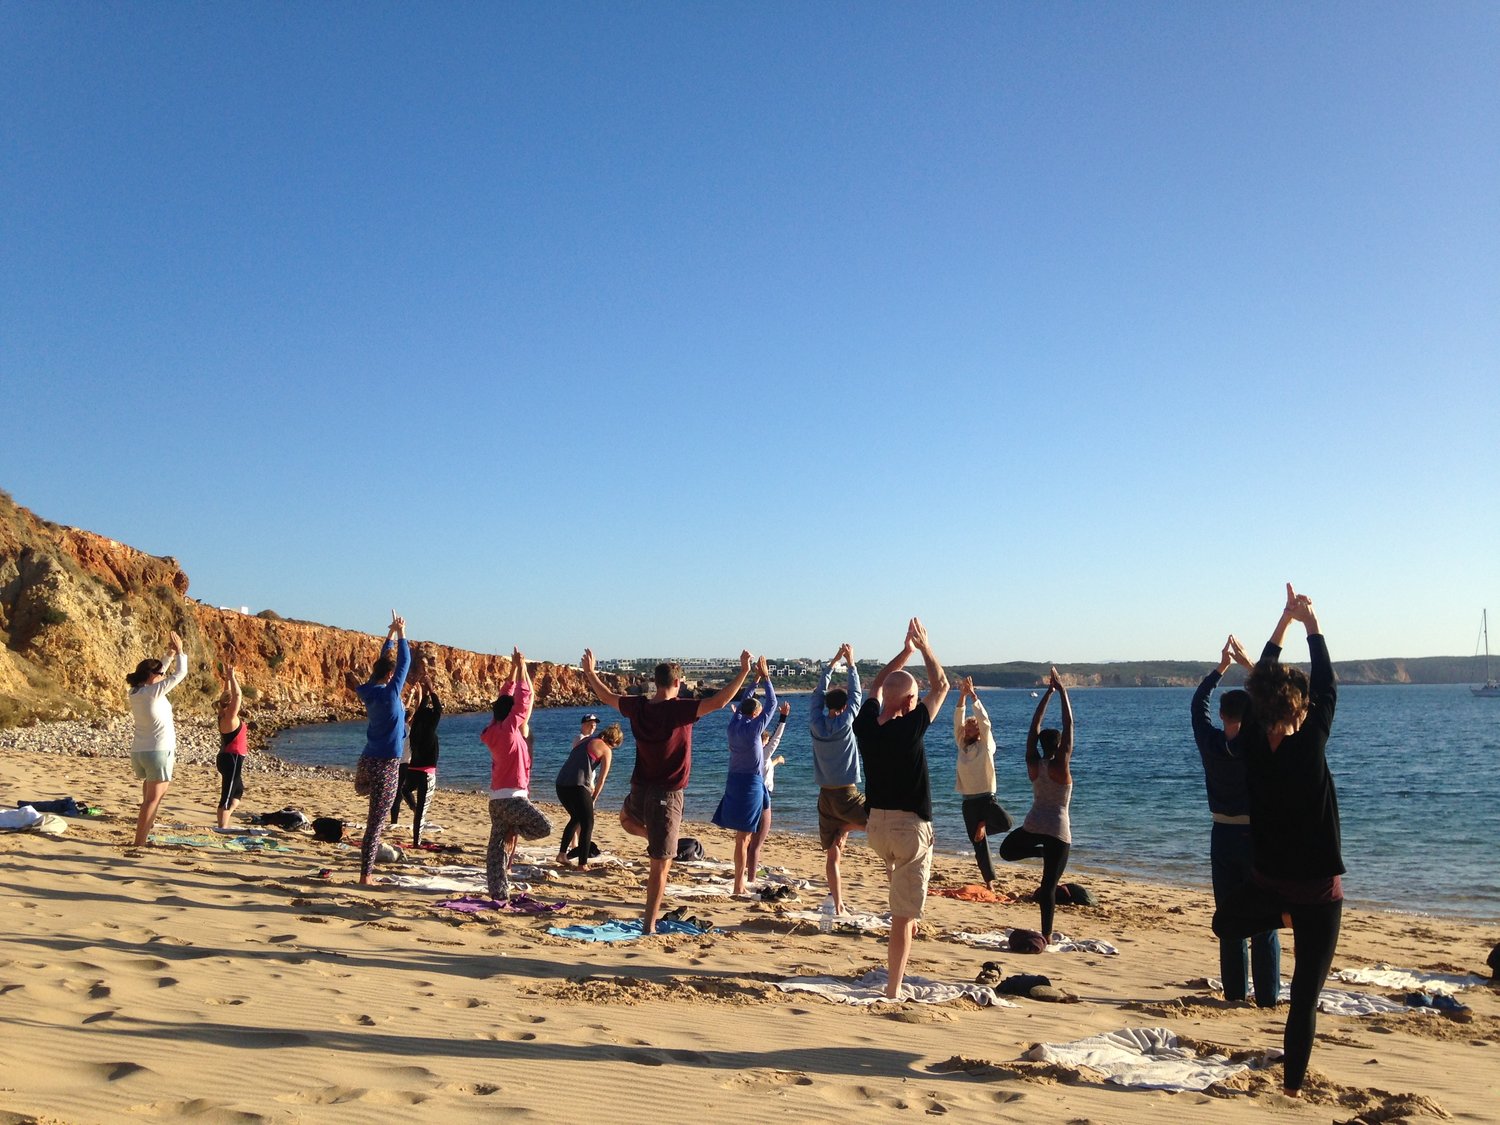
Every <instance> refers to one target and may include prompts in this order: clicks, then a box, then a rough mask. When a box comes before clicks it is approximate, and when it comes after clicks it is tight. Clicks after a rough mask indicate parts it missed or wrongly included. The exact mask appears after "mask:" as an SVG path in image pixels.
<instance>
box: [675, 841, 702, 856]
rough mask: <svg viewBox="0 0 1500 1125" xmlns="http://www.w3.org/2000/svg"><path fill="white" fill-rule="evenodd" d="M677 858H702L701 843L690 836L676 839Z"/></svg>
mask: <svg viewBox="0 0 1500 1125" xmlns="http://www.w3.org/2000/svg"><path fill="white" fill-rule="evenodd" d="M677 858H678V859H681V860H689V859H702V858H703V845H702V844H700V843H699V842H698V841H697V840H696V839H694V838H693V837H692V836H684V837H683V838H682V839H680V840H678V841H677Z"/></svg>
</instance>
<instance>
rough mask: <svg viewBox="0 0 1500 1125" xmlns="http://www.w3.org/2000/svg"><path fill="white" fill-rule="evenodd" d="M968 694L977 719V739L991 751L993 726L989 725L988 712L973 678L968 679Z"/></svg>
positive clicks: (992, 749) (992, 750)
mask: <svg viewBox="0 0 1500 1125" xmlns="http://www.w3.org/2000/svg"><path fill="white" fill-rule="evenodd" d="M969 695H970V697H971V698H972V699H973V700H974V717H975V718H976V719H978V720H979V739H980V741H981V742H983V743H984V744H985V746H986V747H988V748H989V750H990V752H991V753H994V750H995V728H994V727H993V726H991V725H990V713H989V712H988V711H986V710H985V709H984V701H983V700H982V699H980V698H979V693H978V692H977V691H975V690H974V680H973V678H972V677H971V678H970V680H969Z"/></svg>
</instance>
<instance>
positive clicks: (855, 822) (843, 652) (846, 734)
mask: <svg viewBox="0 0 1500 1125" xmlns="http://www.w3.org/2000/svg"><path fill="white" fill-rule="evenodd" d="M840 660H843V661H844V662H845V663H846V664H847V665H848V668H849V681H848V687H847V689H846V688H834V689H833V690H831V691H830V690H829V688H828V681H829V679H830V678H831V677H832V675H833V669H834V667H835V666H836V665H837V664H838V662H839V661H840ZM863 698H864V693H863V692H862V691H861V690H860V686H859V670H858V669H857V668H856V667H855V665H854V650H853V649H852V648H851V647H850V646H849V645H847V644H844V645H840V646H839V650H838V652H836V653H834V654H833V659H832V660H830V661H829V662H828V664H827V666H825V667H824V668H823V669H822V670H821V671H820V672H819V673H818V686H817V687H816V688H814V689H813V696H812V706H811V707H810V708H809V717H808V721H807V729H808V731H809V733H811V735H812V749H813V753H812V756H813V776H814V777H816V778H817V781H818V839H819V840H820V841H821V842H822V845H823V850H824V851H825V852H826V853H827V856H828V862H827V866H826V868H825V870H826V872H827V875H828V893H829V895H830V896H831V897H832V898H833V909H834V912H835V913H838V914H842V913H843V911H844V895H843V884H842V882H841V880H840V877H839V860H840V859H841V858H842V857H843V854H844V842H845V841H846V840H848V838H849V833H850V832H852V831H854V830H855V829H856V828H860V829H862V828H864V826H865V822H866V821H867V820H868V819H869V812H868V811H867V810H866V808H865V795H864V794H863V793H861V792H860V791H859V750H858V748H857V747H856V746H855V743H854V730H853V727H854V716H855V715H856V714H857V713H858V711H859V705H860V702H861V701H862V700H863Z"/></svg>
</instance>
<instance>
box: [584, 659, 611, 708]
mask: <svg viewBox="0 0 1500 1125" xmlns="http://www.w3.org/2000/svg"><path fill="white" fill-rule="evenodd" d="M579 663H580V664H581V665H582V666H583V678H584V679H585V680H586V681H587V682H588V685H589V690H590V691H591V692H593V693H594V698H595V699H597V700H598V701H599V702H600V703H602V704H604V706H606V707H613V708H614V709H615V710H616V711H618V710H619V709H620V695H619V693H618V692H613V691H610V690H609V688H607V687H605V686H604V681H603V680H601V679H600V678H599V672H598V671H597V669H595V667H594V650H593V649H591V648H586V649H584V650H583V659H582V660H581V661H580V662H579Z"/></svg>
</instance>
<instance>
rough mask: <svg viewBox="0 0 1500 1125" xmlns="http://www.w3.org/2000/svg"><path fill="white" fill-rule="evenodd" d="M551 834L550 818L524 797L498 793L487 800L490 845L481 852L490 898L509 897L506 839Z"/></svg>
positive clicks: (534, 837)
mask: <svg viewBox="0 0 1500 1125" xmlns="http://www.w3.org/2000/svg"><path fill="white" fill-rule="evenodd" d="M550 835H552V822H551V821H550V820H548V819H547V816H546V814H545V813H543V812H542V810H541V809H539V808H537V807H536V806H535V805H533V804H532V803H531V802H530V801H528V800H527V799H526V798H525V797H500V798H494V799H491V801H490V846H489V848H488V849H487V850H486V851H485V853H484V872H485V876H486V877H487V879H488V881H489V891H490V898H492V899H494V900H495V901H496V902H499V901H501V900H503V899H506V898H508V897H510V861H511V859H512V858H513V857H512V856H507V855H506V854H505V841H506V840H507V839H510V838H514V837H517V836H519V837H521V838H522V839H523V840H540V839H541V838H542V837H543V836H550Z"/></svg>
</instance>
